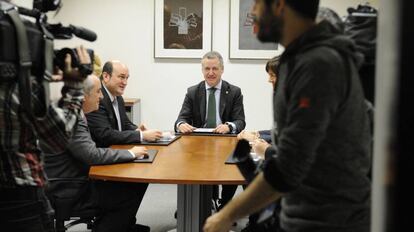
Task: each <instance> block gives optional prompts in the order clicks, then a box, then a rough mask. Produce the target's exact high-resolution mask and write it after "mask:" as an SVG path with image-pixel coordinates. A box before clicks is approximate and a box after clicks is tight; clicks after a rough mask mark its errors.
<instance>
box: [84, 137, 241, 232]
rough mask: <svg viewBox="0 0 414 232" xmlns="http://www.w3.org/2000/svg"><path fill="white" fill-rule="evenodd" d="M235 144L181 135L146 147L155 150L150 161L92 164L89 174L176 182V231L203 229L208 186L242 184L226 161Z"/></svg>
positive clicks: (223, 139)
mask: <svg viewBox="0 0 414 232" xmlns="http://www.w3.org/2000/svg"><path fill="white" fill-rule="evenodd" d="M236 143H237V138H236V137H229V136H193V135H184V136H181V138H179V139H178V140H176V141H174V142H173V143H171V144H170V145H168V146H146V147H147V148H148V149H157V150H158V154H157V156H156V157H155V160H154V162H153V163H124V164H113V165H104V166H93V167H91V169H90V172H89V176H90V178H92V179H99V180H112V181H125V182H140V183H161V184H178V188H177V189H178V194H177V196H178V199H177V231H178V232H197V231H202V226H203V223H204V221H205V219H206V218H207V217H208V216H209V215H210V214H211V206H212V202H211V197H212V186H211V185H216V184H235V185H239V184H244V183H245V180H244V178H243V177H242V175H241V174H240V172H239V170H238V169H237V166H236V165H232V164H225V161H226V159H227V157H228V156H229V154H230V153H231V152H232V151H233V149H234V148H235V146H236ZM132 146H133V145H115V146H112V148H117V149H129V148H130V147H132Z"/></svg>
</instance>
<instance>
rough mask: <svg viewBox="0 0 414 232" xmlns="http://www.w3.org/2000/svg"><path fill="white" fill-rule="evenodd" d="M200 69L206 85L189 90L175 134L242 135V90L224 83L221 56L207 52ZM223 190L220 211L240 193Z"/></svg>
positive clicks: (235, 187)
mask: <svg viewBox="0 0 414 232" xmlns="http://www.w3.org/2000/svg"><path fill="white" fill-rule="evenodd" d="M201 66H202V72H203V76H204V81H202V82H200V83H199V84H197V85H195V86H192V87H190V88H188V90H187V94H186V96H185V99H184V103H183V105H182V108H181V111H180V114H179V116H178V119H177V121H176V122H175V125H174V128H175V130H176V131H177V132H181V133H190V132H192V131H193V130H194V129H195V128H200V127H202V128H214V132H215V133H219V134H227V133H233V134H235V133H239V132H240V131H242V130H243V129H244V127H245V126H246V122H245V121H244V108H243V95H242V93H241V90H240V88H239V87H237V86H234V85H231V84H230V83H228V82H227V81H224V80H222V79H221V76H222V74H223V71H224V65H223V58H222V56H221V55H220V53H218V52H215V51H211V52H208V53H206V54H205V55H204V56H203V58H202V60H201ZM222 187H223V191H222V193H221V198H222V199H221V200H220V202H219V203H218V205H219V209H220V208H222V207H223V206H224V205H225V204H226V203H227V202H228V201H230V200H231V198H232V197H233V195H234V193H235V191H236V189H237V185H223V186H222ZM215 192H217V191H215ZM215 197H217V196H215Z"/></svg>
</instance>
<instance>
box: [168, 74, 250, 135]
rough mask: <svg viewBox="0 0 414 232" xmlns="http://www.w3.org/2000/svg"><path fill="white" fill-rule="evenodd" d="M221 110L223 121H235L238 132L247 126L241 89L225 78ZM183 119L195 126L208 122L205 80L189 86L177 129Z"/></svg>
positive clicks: (221, 96)
mask: <svg viewBox="0 0 414 232" xmlns="http://www.w3.org/2000/svg"><path fill="white" fill-rule="evenodd" d="M219 111H220V118H221V120H222V121H223V123H225V122H233V123H234V124H235V125H236V127H237V131H236V133H239V132H240V131H242V130H243V129H244V127H245V126H246V122H245V121H244V108H243V95H242V94H241V90H240V88H239V87H237V86H234V85H231V84H230V83H228V82H227V81H224V80H223V82H222V85H221V92H220V108H219ZM181 121H184V122H186V123H188V124H190V125H192V126H194V127H202V126H203V125H204V124H205V123H206V88H205V82H204V81H202V82H200V83H199V84H198V85H195V86H191V87H190V88H188V90H187V94H186V96H185V99H184V103H183V106H182V108H181V111H180V114H179V115H178V119H177V121H176V122H175V124H174V128H175V130H176V131H177V128H176V125H177V123H178V122H181Z"/></svg>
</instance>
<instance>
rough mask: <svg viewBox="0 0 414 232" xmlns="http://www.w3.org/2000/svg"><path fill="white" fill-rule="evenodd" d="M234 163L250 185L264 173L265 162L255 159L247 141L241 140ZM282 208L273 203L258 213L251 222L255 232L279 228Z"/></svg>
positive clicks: (251, 218) (235, 152)
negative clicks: (279, 216) (279, 210)
mask: <svg viewBox="0 0 414 232" xmlns="http://www.w3.org/2000/svg"><path fill="white" fill-rule="evenodd" d="M233 161H234V162H235V163H236V165H237V168H238V169H239V171H240V173H241V174H242V175H243V177H244V179H246V181H247V182H248V184H250V182H252V181H253V180H254V178H255V177H256V176H257V174H259V173H260V172H261V171H262V168H263V160H262V159H255V158H254V157H253V156H252V154H251V147H250V144H249V142H248V141H247V140H244V139H242V140H240V141H239V142H238V143H237V145H236V148H235V150H234V152H233ZM279 207H280V206H278V205H277V203H272V204H270V205H268V206H267V207H266V208H264V209H262V210H261V211H259V212H258V213H256V214H254V215H253V216H251V217H250V220H249V222H250V223H254V224H255V225H250V226H252V227H254V231H256V232H262V231H274V229H275V228H277V227H278V222H279V219H278V215H277V214H278V212H277V210H278V209H279Z"/></svg>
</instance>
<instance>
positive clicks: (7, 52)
mask: <svg viewBox="0 0 414 232" xmlns="http://www.w3.org/2000/svg"><path fill="white" fill-rule="evenodd" d="M33 6H34V9H26V8H23V7H17V6H15V5H13V4H11V3H8V2H6V1H2V0H0V84H2V83H3V82H10V81H14V82H16V83H17V86H18V89H19V92H20V93H21V94H19V100H20V103H21V108H22V110H23V111H24V112H25V113H26V115H27V116H28V118H30V119H31V118H33V115H32V114H33V112H32V104H31V94H32V92H31V85H32V82H33V81H34V80H36V81H37V82H38V83H39V84H40V85H42V87H43V92H42V93H40V94H42V95H43V97H42V98H43V99H44V103H45V108H44V110H43V111H44V112H43V113H41V115H36V117H43V116H45V115H46V110H47V108H48V106H49V85H48V84H47V81H53V80H54V79H53V77H52V75H53V73H54V68H55V66H56V65H57V66H59V67H60V68H61V69H62V70H64V68H65V67H64V64H65V56H66V54H63V52H65V51H66V52H67V53H69V54H70V55H71V57H72V67H76V68H78V69H79V73H80V74H81V75H80V76H81V78H79V77H71V78H78V79H76V80H75V79H73V81H82V80H83V79H84V78H86V76H87V75H89V74H91V73H92V70H93V69H92V64H80V62H79V59H77V58H78V56H77V54H76V52H75V50H74V49H64V50H63V51H55V50H54V47H53V40H54V39H55V38H56V37H57V38H62V34H63V33H66V36H65V37H64V38H65V39H68V38H72V34H75V35H77V36H78V37H81V38H84V39H87V40H90V41H94V40H95V39H96V34H95V33H94V32H92V31H89V30H86V29H84V28H80V27H75V26H73V25H70V26H69V27H63V26H62V25H61V24H57V25H51V24H48V23H47V16H46V15H45V14H44V12H47V11H49V10H56V9H58V8H60V6H61V2H60V1H58V0H35V1H34V3H33ZM36 7H39V8H41V9H37V8H36ZM22 15H24V16H27V17H29V18H31V19H33V20H28V19H24V18H23V17H21V16H22ZM56 31H59V33H56ZM54 33H55V34H57V35H58V36H55V34H54ZM60 54H63V55H60ZM89 54H90V55H91V60H93V51H92V52H89Z"/></svg>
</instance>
